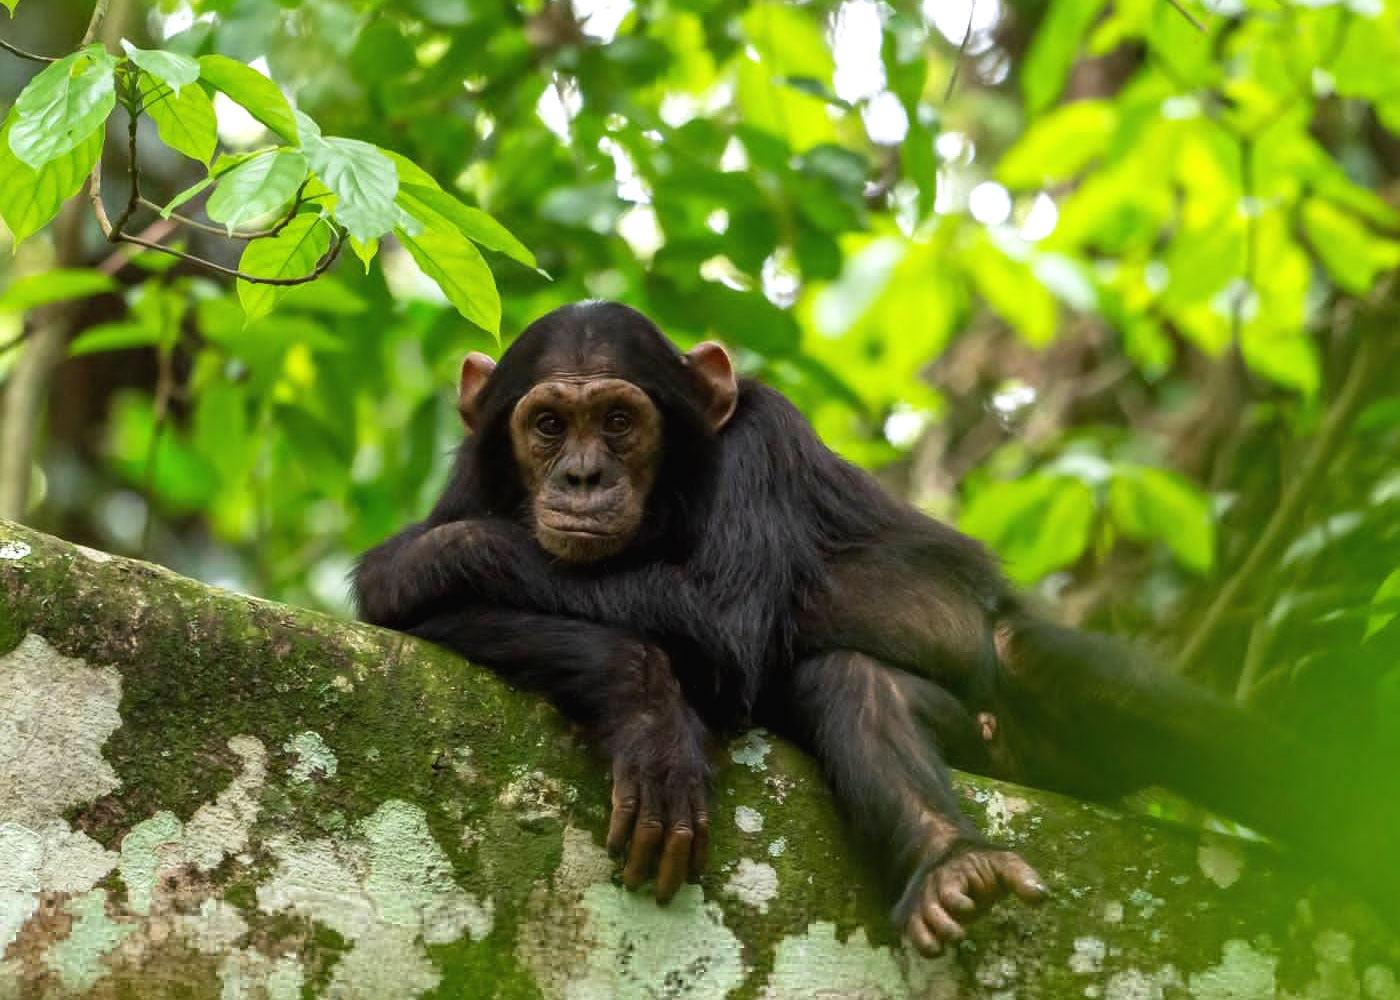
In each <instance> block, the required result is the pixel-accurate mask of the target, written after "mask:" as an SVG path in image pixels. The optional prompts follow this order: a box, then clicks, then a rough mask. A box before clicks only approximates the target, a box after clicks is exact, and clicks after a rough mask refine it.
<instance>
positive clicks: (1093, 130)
mask: <svg viewBox="0 0 1400 1000" xmlns="http://www.w3.org/2000/svg"><path fill="white" fill-rule="evenodd" d="M1117 118H1118V116H1117V112H1116V111H1115V110H1114V105H1113V102H1112V101H1075V102H1073V103H1072V104H1066V105H1065V106H1064V107H1062V108H1057V109H1055V110H1054V111H1052V112H1050V113H1049V114H1047V115H1045V116H1044V117H1043V118H1041V119H1039V120H1038V121H1036V122H1035V123H1034V124H1033V125H1031V127H1030V128H1028V129H1027V130H1026V131H1025V133H1024V134H1023V135H1022V136H1021V138H1020V140H1019V141H1018V142H1017V143H1016V145H1014V146H1012V147H1011V149H1010V150H1008V151H1007V153H1006V155H1005V156H1003V157H1002V160H1001V164H1000V165H999V166H998V167H997V175H998V176H999V177H1000V178H1001V182H1002V183H1003V184H1005V185H1006V186H1007V187H1009V188H1013V189H1016V190H1024V189H1028V188H1030V189H1034V188H1041V187H1045V186H1046V185H1049V184H1053V183H1055V182H1057V181H1063V180H1068V179H1069V178H1071V177H1073V176H1074V175H1075V174H1077V173H1078V172H1079V171H1080V170H1081V169H1082V168H1083V167H1084V166H1085V164H1087V163H1088V162H1089V161H1090V160H1092V159H1094V158H1095V157H1097V156H1099V155H1101V154H1102V153H1103V151H1104V149H1105V148H1106V147H1107V146H1108V140H1109V137H1110V136H1111V135H1112V134H1113V128H1114V126H1115V125H1116V123H1117Z"/></svg>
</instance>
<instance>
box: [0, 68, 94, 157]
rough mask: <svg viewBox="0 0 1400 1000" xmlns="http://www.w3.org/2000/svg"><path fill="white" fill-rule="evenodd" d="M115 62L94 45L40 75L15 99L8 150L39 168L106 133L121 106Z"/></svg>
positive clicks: (46, 69)
mask: <svg viewBox="0 0 1400 1000" xmlns="http://www.w3.org/2000/svg"><path fill="white" fill-rule="evenodd" d="M115 68H116V62H115V60H113V58H112V57H111V56H110V55H109V54H108V53H107V51H106V50H105V49H103V48H102V46H100V45H93V46H89V47H88V48H85V49H81V50H80V51H78V52H74V53H73V54H72V55H70V56H65V57H64V58H62V59H60V60H58V61H57V62H55V63H53V64H51V65H50V66H48V67H47V68H45V69H44V70H43V71H41V72H40V73H39V74H38V75H37V76H35V77H34V79H32V80H30V81H29V84H28V85H27V86H26V87H25V88H24V90H23V91H21V92H20V95H19V97H18V98H17V99H16V100H15V107H14V114H13V115H12V117H13V119H14V124H13V126H12V127H11V129H10V137H9V145H10V149H11V150H12V151H13V152H14V154H15V156H17V157H19V159H20V160H22V161H23V162H24V163H27V164H28V165H29V166H31V167H34V168H36V169H37V168H39V167H42V166H43V165H44V164H46V163H48V162H49V161H51V160H55V159H57V158H58V157H60V156H62V155H64V154H65V153H71V152H72V151H73V150H75V149H77V148H78V147H79V146H81V145H83V143H85V142H87V140H88V138H89V137H90V136H91V135H92V134H93V133H94V132H96V131H98V130H99V129H101V128H102V124H103V123H104V122H105V121H106V120H107V116H108V115H109V114H111V113H112V108H114V107H115V106H116V103H117V91H116V81H115Z"/></svg>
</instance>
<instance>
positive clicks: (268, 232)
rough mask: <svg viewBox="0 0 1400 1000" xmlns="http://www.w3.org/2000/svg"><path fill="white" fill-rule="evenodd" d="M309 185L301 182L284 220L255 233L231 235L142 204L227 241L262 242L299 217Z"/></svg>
mask: <svg viewBox="0 0 1400 1000" xmlns="http://www.w3.org/2000/svg"><path fill="white" fill-rule="evenodd" d="M309 183H311V182H310V181H309V180H305V181H302V182H301V187H299V188H297V193H296V197H294V198H293V199H292V204H291V207H289V208H288V209H287V211H286V212H285V213H284V214H283V216H282V218H280V219H278V220H277V222H276V224H275V225H272V226H269V227H268V228H267V229H258V230H255V231H253V232H237V231H235V232H232V233H231V232H229V231H228V230H227V229H224V228H223V227H222V226H211V225H209V224H208V223H206V222H200V221H199V220H198V219H191V218H190V217H189V216H187V215H181V214H180V213H179V212H167V211H165V206H163V205H157V204H156V203H155V202H153V201H151V200H150V199H148V198H142V199H141V204H142V205H144V206H146V207H147V208H151V209H154V210H155V211H157V212H160V213H161V217H162V218H167V219H174V220H175V221H176V222H178V223H180V224H181V225H182V226H189V227H190V228H192V229H199V230H202V231H203V232H206V233H213V234H214V235H215V236H222V237H224V238H225V239H232V240H261V239H267V238H268V237H272V236H276V235H277V234H278V233H280V232H281V231H282V230H284V229H286V228H287V226H288V225H289V224H290V223H291V221H292V220H293V219H295V218H296V217H297V210H298V209H300V208H301V206H302V205H304V204H306V202H307V201H308V200H309V199H306V198H303V197H302V194H303V193H304V192H305V191H306V186H307V184H309Z"/></svg>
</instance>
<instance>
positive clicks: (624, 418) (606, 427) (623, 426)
mask: <svg viewBox="0 0 1400 1000" xmlns="http://www.w3.org/2000/svg"><path fill="white" fill-rule="evenodd" d="M631 429H632V414H630V413H628V412H627V411H626V410H613V411H612V412H611V413H609V414H608V415H607V416H606V417H604V418H603V431H604V433H606V434H626V433H627V432H628V431H630V430H631Z"/></svg>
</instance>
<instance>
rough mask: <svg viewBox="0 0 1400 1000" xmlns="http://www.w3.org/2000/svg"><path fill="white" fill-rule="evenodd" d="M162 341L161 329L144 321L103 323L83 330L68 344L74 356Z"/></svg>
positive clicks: (69, 352) (145, 345)
mask: <svg viewBox="0 0 1400 1000" xmlns="http://www.w3.org/2000/svg"><path fill="white" fill-rule="evenodd" d="M159 342H160V331H159V330H154V329H152V328H151V327H149V326H147V325H146V324H144V323H103V324H101V325H99V326H94V327H90V328H89V329H87V330H85V331H83V334H82V335H81V336H80V337H78V338H77V339H76V340H74V341H73V343H71V344H69V345H68V356H69V357H72V358H76V357H79V356H81V355H84V354H97V353H99V352H101V351H120V350H123V349H125V348H128V347H150V346H152V345H154V344H157V343H159Z"/></svg>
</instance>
